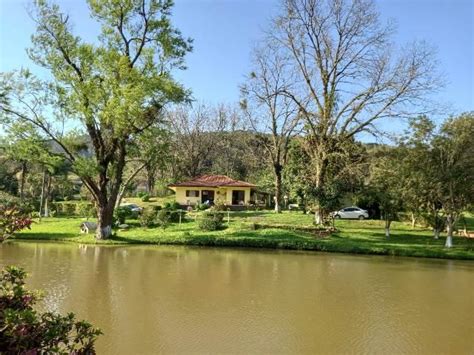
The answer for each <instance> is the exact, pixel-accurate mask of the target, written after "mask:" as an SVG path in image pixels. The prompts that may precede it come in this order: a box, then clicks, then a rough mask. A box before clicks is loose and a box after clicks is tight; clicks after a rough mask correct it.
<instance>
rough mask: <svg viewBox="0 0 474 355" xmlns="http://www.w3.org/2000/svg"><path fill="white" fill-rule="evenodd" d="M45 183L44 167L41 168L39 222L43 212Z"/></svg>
mask: <svg viewBox="0 0 474 355" xmlns="http://www.w3.org/2000/svg"><path fill="white" fill-rule="evenodd" d="M45 183H46V169H44V170H43V180H42V182H41V197H40V205H39V220H40V222H41V217H42V214H43V203H44V192H45V191H44V190H45Z"/></svg>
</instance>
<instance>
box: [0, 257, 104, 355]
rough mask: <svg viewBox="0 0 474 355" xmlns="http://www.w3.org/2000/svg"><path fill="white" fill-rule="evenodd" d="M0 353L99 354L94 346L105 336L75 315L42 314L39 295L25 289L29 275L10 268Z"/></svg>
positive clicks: (2, 289) (1, 297) (0, 283)
mask: <svg viewBox="0 0 474 355" xmlns="http://www.w3.org/2000/svg"><path fill="white" fill-rule="evenodd" d="M0 277H1V278H0V329H1V330H2V331H1V332H0V351H1V352H2V353H11V354H18V353H22V354H23V353H28V354H42V353H61V354H67V353H69V354H78V355H81V354H95V349H94V342H95V340H96V339H97V337H98V336H99V335H101V334H102V332H101V331H100V330H99V329H96V328H93V327H92V325H91V324H89V323H87V322H85V321H78V320H76V318H75V316H74V314H73V313H68V314H67V315H65V316H62V315H60V314H55V313H52V312H46V313H39V312H37V311H36V310H35V309H34V305H35V304H36V303H37V301H38V300H40V299H41V297H40V295H39V293H38V292H31V291H28V290H27V289H26V287H25V278H26V272H25V271H24V270H23V269H21V268H18V267H14V266H8V267H6V268H5V269H4V270H2V272H1V276H0Z"/></svg>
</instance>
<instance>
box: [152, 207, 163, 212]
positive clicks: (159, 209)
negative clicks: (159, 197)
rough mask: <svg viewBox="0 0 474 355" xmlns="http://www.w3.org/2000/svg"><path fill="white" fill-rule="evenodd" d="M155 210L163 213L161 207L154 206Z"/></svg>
mask: <svg viewBox="0 0 474 355" xmlns="http://www.w3.org/2000/svg"><path fill="white" fill-rule="evenodd" d="M152 208H153V210H154V211H155V212H158V211H161V210H162V207H161V206H152Z"/></svg>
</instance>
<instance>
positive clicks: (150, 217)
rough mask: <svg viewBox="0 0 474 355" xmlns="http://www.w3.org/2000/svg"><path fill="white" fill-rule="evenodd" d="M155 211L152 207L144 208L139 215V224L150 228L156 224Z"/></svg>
mask: <svg viewBox="0 0 474 355" xmlns="http://www.w3.org/2000/svg"><path fill="white" fill-rule="evenodd" d="M156 218H157V214H156V211H155V210H153V209H152V208H146V209H144V210H143V212H142V214H141V215H140V224H141V226H142V227H147V228H152V227H155V226H156Z"/></svg>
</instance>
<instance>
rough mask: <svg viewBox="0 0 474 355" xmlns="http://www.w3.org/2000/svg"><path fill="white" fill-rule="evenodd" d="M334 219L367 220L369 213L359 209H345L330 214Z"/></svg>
mask: <svg viewBox="0 0 474 355" xmlns="http://www.w3.org/2000/svg"><path fill="white" fill-rule="evenodd" d="M332 215H333V216H334V218H337V219H338V218H341V219H366V218H369V212H367V211H366V210H363V209H362V208H359V207H355V206H353V207H346V208H343V209H341V210H339V211H335V212H332Z"/></svg>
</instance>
